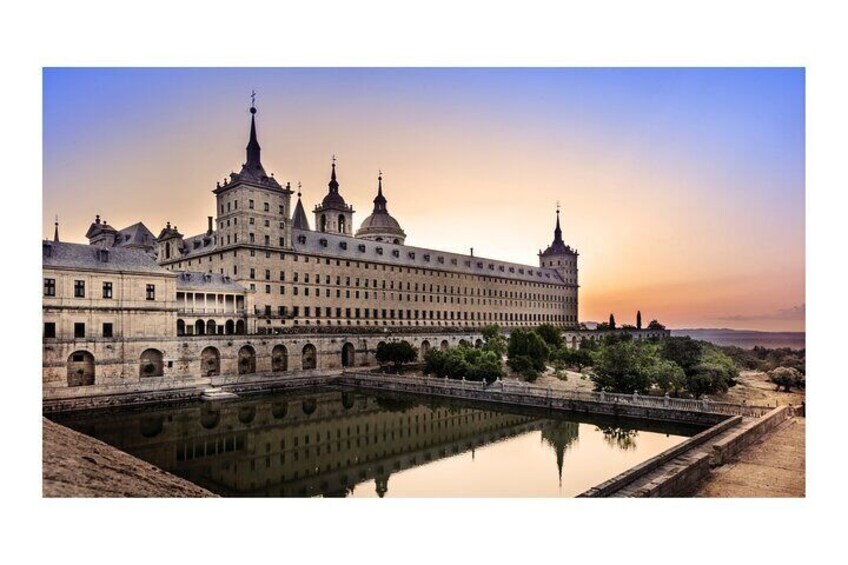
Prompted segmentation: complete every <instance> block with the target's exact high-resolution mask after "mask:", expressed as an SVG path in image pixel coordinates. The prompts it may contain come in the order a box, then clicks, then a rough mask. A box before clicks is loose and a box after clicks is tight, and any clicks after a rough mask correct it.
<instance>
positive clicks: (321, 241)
mask: <svg viewBox="0 0 848 565" xmlns="http://www.w3.org/2000/svg"><path fill="white" fill-rule="evenodd" d="M318 243H320V244H321V247H327V240H326V239H320V240H319V241H318Z"/></svg>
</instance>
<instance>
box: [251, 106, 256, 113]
mask: <svg viewBox="0 0 848 565" xmlns="http://www.w3.org/2000/svg"><path fill="white" fill-rule="evenodd" d="M250 113H251V114H255V113H256V108H254V107H253V106H251V107H250Z"/></svg>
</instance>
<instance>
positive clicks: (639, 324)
mask: <svg viewBox="0 0 848 565" xmlns="http://www.w3.org/2000/svg"><path fill="white" fill-rule="evenodd" d="M636 329H637V330H641V329H642V311H641V310H636Z"/></svg>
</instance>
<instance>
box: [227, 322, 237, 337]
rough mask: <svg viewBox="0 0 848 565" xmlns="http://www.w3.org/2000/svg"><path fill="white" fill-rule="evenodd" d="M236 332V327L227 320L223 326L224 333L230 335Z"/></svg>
mask: <svg viewBox="0 0 848 565" xmlns="http://www.w3.org/2000/svg"><path fill="white" fill-rule="evenodd" d="M235 331H236V325H235V323H234V322H233V321H232V320H227V322H226V323H225V324H224V333H225V334H227V335H232V334H234V333H235Z"/></svg>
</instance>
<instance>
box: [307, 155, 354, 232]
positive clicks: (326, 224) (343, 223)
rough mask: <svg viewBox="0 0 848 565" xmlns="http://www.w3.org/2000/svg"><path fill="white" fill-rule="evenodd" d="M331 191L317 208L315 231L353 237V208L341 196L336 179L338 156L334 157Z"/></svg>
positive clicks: (328, 184) (331, 172) (330, 183)
mask: <svg viewBox="0 0 848 565" xmlns="http://www.w3.org/2000/svg"><path fill="white" fill-rule="evenodd" d="M327 187H328V188H329V191H328V192H327V195H326V196H324V200H322V201H321V204H318V205H317V206H315V209H314V210H313V214H315V231H319V232H324V233H338V234H342V235H351V233H352V231H353V226H352V224H353V212H354V210H353V206H351V205H349V204H347V203H346V202H345V200H344V198H342V195H341V194H339V181H338V179H337V178H336V156H335V155H333V164H332V170H331V171H330V182H329V183H327Z"/></svg>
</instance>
